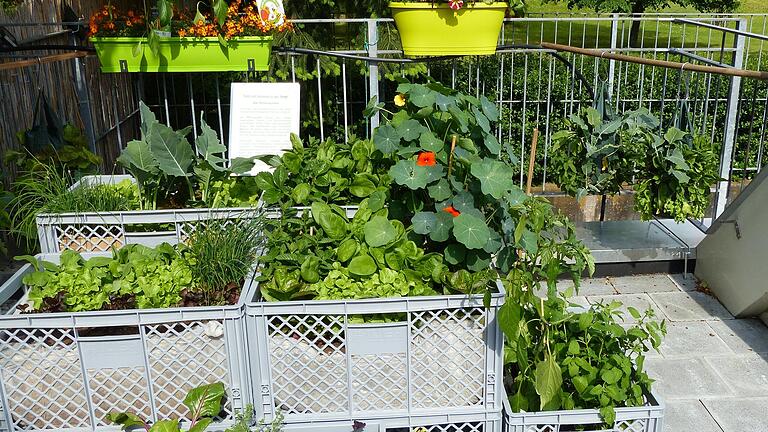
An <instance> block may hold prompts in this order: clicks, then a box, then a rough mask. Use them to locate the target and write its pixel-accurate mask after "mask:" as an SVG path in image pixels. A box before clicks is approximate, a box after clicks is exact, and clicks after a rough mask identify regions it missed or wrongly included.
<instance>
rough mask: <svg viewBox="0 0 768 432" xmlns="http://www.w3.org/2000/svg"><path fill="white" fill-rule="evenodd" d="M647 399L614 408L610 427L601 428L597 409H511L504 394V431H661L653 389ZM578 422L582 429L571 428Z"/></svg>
mask: <svg viewBox="0 0 768 432" xmlns="http://www.w3.org/2000/svg"><path fill="white" fill-rule="evenodd" d="M646 399H647V403H646V405H644V406H641V407H627V408H616V422H615V423H614V426H613V428H610V429H601V428H600V426H601V425H602V423H603V421H602V420H601V419H600V413H599V411H598V410H596V409H591V410H589V409H579V410H569V411H542V412H524V413H513V412H512V409H511V408H510V405H509V400H508V399H507V398H506V395H505V397H504V432H560V431H561V430H568V431H571V430H587V431H592V432H662V431H663V429H664V427H663V426H664V422H663V420H664V403H663V402H662V400H661V399H660V398H659V397H658V395H656V394H655V393H651V394H650V395H648V396H646ZM577 425H582V426H584V429H573V427H574V426H577Z"/></svg>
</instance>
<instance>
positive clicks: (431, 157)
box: [416, 151, 435, 166]
mask: <svg viewBox="0 0 768 432" xmlns="http://www.w3.org/2000/svg"><path fill="white" fill-rule="evenodd" d="M416 165H418V166H435V153H434V152H431V151H423V152H419V156H418V158H417V159H416Z"/></svg>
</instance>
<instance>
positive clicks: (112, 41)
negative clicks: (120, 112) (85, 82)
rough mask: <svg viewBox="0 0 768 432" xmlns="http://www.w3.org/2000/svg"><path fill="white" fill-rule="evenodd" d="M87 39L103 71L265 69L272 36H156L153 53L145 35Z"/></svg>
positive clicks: (270, 50) (267, 63) (226, 70)
mask: <svg viewBox="0 0 768 432" xmlns="http://www.w3.org/2000/svg"><path fill="white" fill-rule="evenodd" d="M91 40H92V41H93V44H94V46H95V47H96V54H97V55H98V56H99V62H100V63H101V71H102V72H104V73H113V72H228V71H240V72H242V71H266V70H269V59H270V54H271V52H272V36H245V37H238V38H233V39H230V40H229V41H227V42H228V43H227V46H224V45H222V44H220V43H219V40H218V38H215V37H206V38H181V37H170V38H160V44H159V50H158V52H157V55H155V53H153V52H152V50H151V49H149V46H148V45H147V39H146V38H141V37H96V38H92V39H91ZM140 43H141V47H139V48H138V49H137V46H138V44H140ZM136 54H138V55H136Z"/></svg>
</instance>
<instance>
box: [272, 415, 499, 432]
mask: <svg viewBox="0 0 768 432" xmlns="http://www.w3.org/2000/svg"><path fill="white" fill-rule="evenodd" d="M362 422H363V423H365V427H364V428H363V429H360V431H359V432H501V431H502V417H501V413H499V412H496V413H486V414H480V415H477V414H476V415H462V414H450V415H449V414H434V415H430V416H419V417H400V418H371V419H368V420H365V421H362ZM353 424H354V422H353V421H328V422H322V421H316V422H307V423H287V424H286V425H285V427H284V428H283V430H284V432H351V431H352V430H353Z"/></svg>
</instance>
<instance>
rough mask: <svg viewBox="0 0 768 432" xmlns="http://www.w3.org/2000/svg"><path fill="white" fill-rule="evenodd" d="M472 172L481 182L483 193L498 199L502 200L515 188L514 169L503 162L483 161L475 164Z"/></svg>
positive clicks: (471, 169)
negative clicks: (506, 193) (505, 194)
mask: <svg viewBox="0 0 768 432" xmlns="http://www.w3.org/2000/svg"><path fill="white" fill-rule="evenodd" d="M470 172H471V173H472V175H473V176H475V178H477V179H478V180H480V188H481V190H482V191H483V193H484V194H487V195H490V196H492V197H494V198H496V199H501V197H502V196H504V193H505V192H507V191H509V190H510V189H512V187H513V186H514V180H513V177H514V175H515V173H514V172H513V170H512V167H510V166H509V165H507V164H505V163H504V162H501V161H497V160H493V159H483V161H482V162H480V163H476V164H473V165H472V167H471V168H470Z"/></svg>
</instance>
